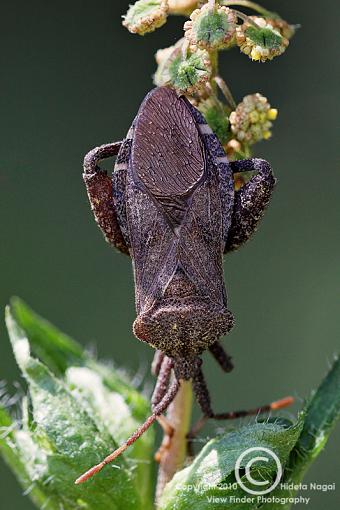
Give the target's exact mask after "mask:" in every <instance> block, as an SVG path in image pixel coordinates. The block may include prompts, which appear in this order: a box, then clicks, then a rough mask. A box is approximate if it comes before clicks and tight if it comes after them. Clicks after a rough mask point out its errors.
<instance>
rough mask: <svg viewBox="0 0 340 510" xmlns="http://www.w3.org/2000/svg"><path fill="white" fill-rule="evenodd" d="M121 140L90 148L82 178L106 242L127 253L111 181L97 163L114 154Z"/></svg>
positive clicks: (117, 150) (116, 152)
mask: <svg viewBox="0 0 340 510" xmlns="http://www.w3.org/2000/svg"><path fill="white" fill-rule="evenodd" d="M122 143H123V142H115V143H109V144H106V145H101V146H100V147H96V148H95V149H92V150H91V151H90V152H89V153H88V154H86V156H85V158H84V173H83V179H84V182H85V185H86V189H87V194H88V197H89V200H90V204H91V209H92V211H93V214H94V217H95V219H96V222H97V223H98V225H99V227H100V229H101V231H102V232H103V234H104V237H105V239H106V241H107V242H109V243H111V244H113V245H114V246H115V247H116V248H117V249H118V250H120V251H121V252H123V253H126V254H129V249H128V247H127V245H126V243H125V240H124V237H123V234H122V232H121V229H120V227H119V224H118V220H117V214H116V210H115V207H114V203H113V191H112V181H111V178H110V177H109V176H108V175H107V173H106V171H105V170H101V169H100V168H99V166H98V163H99V161H100V160H102V159H106V158H110V157H112V156H116V155H117V154H118V152H119V149H120V147H121V145H122Z"/></svg>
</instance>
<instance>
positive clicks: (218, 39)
mask: <svg viewBox="0 0 340 510" xmlns="http://www.w3.org/2000/svg"><path fill="white" fill-rule="evenodd" d="M236 23H237V18H236V14H235V12H234V11H233V10H232V9H229V8H228V7H224V6H220V7H216V8H215V9H213V10H211V8H210V6H209V4H205V5H203V7H202V8H201V9H196V10H195V11H194V12H193V13H192V14H191V16H190V21H186V22H185V23H184V30H185V37H186V39H187V40H188V41H189V43H190V44H191V45H193V46H197V47H198V48H201V49H207V50H215V49H219V48H226V47H228V46H230V45H231V43H232V41H233V39H234V35H235V30H236Z"/></svg>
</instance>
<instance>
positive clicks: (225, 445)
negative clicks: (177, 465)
mask: <svg viewBox="0 0 340 510" xmlns="http://www.w3.org/2000/svg"><path fill="white" fill-rule="evenodd" d="M302 425H303V423H302V421H301V419H300V420H298V422H297V423H296V424H295V425H292V424H290V425H289V426H287V424H286V423H284V422H280V421H279V420H277V421H276V422H273V423H269V422H268V423H255V424H253V425H248V426H245V427H242V428H240V429H239V430H235V431H232V432H229V433H227V434H225V435H224V436H222V437H221V438H216V439H213V440H211V441H209V443H208V444H207V445H206V446H205V447H204V448H203V449H202V451H201V453H200V454H199V455H198V457H197V458H196V459H195V460H194V462H193V464H192V465H191V466H189V467H187V468H186V469H183V470H182V471H179V472H178V473H177V474H176V475H175V477H174V478H173V480H172V481H171V482H170V483H169V484H168V485H167V486H166V488H165V491H164V493H163V497H162V500H161V504H160V508H161V509H162V510H170V509H171V510H190V509H192V510H193V509H195V510H203V509H204V510H205V509H208V508H211V505H212V504H213V506H214V509H216V510H222V509H223V510H225V509H228V508H230V509H231V508H233V509H234V510H235V509H236V510H251V509H254V508H258V504H257V502H256V498H255V500H254V502H250V503H247V502H242V503H240V504H238V503H236V502H235V501H234V500H232V497H234V496H236V497H242V496H249V494H246V493H245V492H243V490H242V489H241V488H240V487H238V486H237V484H236V483H235V481H236V479H235V475H234V469H235V463H236V460H237V459H238V457H239V456H240V455H241V454H242V453H243V452H244V451H245V450H247V449H248V448H253V447H265V448H269V449H270V450H271V451H273V452H274V453H275V454H276V455H277V456H278V458H279V459H280V461H281V464H282V466H285V464H286V462H287V460H288V457H289V453H290V451H291V450H292V448H293V447H294V445H295V443H296V441H297V439H298V437H299V434H300V432H301V429H302ZM248 460H249V458H245V460H244V461H243V462H245V463H246V461H248ZM243 462H242V463H241V468H243V467H245V465H244V464H243ZM276 471H277V468H276V464H275V462H274V461H271V460H270V461H269V462H266V463H264V462H262V463H260V462H258V463H256V465H255V464H254V465H253V467H252V469H251V474H252V476H253V477H254V478H256V479H261V478H263V479H264V480H272V479H274V478H275V475H276ZM241 479H242V481H244V483H246V480H245V478H244V476H242V477H241Z"/></svg>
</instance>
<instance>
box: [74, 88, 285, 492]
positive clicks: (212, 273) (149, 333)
mask: <svg viewBox="0 0 340 510" xmlns="http://www.w3.org/2000/svg"><path fill="white" fill-rule="evenodd" d="M113 155H117V159H116V164H115V169H114V172H113V176H112V180H111V178H110V177H109V176H108V175H107V174H106V172H104V171H102V170H100V168H99V167H98V166H97V163H98V161H99V160H100V159H104V158H107V157H110V156H113ZM249 170H252V171H255V175H254V176H253V177H252V178H251V179H250V180H249V181H248V182H247V183H246V184H245V185H244V186H243V187H242V188H241V189H240V190H238V191H235V190H234V179H233V174H234V173H235V172H237V173H239V172H244V171H245V172H249ZM84 181H85V184H86V187H87V192H88V196H89V199H90V203H91V207H92V210H93V212H94V216H95V218H96V221H97V223H98V225H99V227H100V228H101V230H102V231H103V233H104V236H105V238H106V240H107V241H108V242H110V243H111V244H113V245H114V246H116V247H117V248H118V249H119V250H120V251H122V252H124V253H126V254H128V255H130V257H131V260H132V264H133V270H134V277H135V295H136V311H137V318H136V320H135V322H134V324H133V331H134V334H135V335H136V337H137V338H139V339H140V340H142V341H143V342H146V343H148V344H150V345H151V346H152V347H153V348H154V349H156V356H155V362H154V365H153V366H154V373H155V374H156V375H157V376H158V380H157V383H156V387H155V391H154V394H153V397H152V411H153V414H152V415H151V416H150V418H149V419H148V420H147V422H146V423H145V424H144V425H142V426H141V427H140V429H138V430H137V431H136V433H135V434H134V435H133V436H132V437H131V438H130V439H129V440H128V441H127V442H126V443H124V444H123V445H122V446H121V447H120V448H119V449H118V450H116V452H114V453H113V454H111V455H110V456H108V457H107V459H105V460H104V461H103V462H102V463H101V464H99V465H98V466H95V467H94V468H92V469H91V470H90V471H89V472H87V473H86V474H85V475H84V476H83V477H80V478H79V479H78V483H80V482H82V481H85V480H86V479H87V478H89V477H90V476H92V475H93V474H94V473H95V472H97V471H99V470H100V469H101V468H102V467H103V466H104V465H105V464H107V463H108V462H110V461H112V460H113V459H114V458H115V457H117V455H119V454H120V453H121V452H122V451H124V450H125V449H126V448H127V447H128V446H129V444H131V443H132V442H133V441H134V440H136V438H138V437H139V436H140V435H141V434H142V433H143V432H144V431H145V430H146V429H147V428H148V427H149V426H150V425H151V423H152V422H153V421H155V419H156V418H157V416H159V415H160V414H161V413H163V412H164V411H165V410H166V408H167V407H168V405H169V404H170V402H171V401H172V400H173V398H174V397H175V395H176V393H177V391H178V388H179V385H180V382H181V380H188V379H192V381H193V389H194V392H195V394H196V397H197V401H198V403H199V405H200V407H201V409H202V412H203V415H204V416H205V417H214V418H222V419H225V418H230V417H233V416H235V413H224V414H215V413H214V412H213V410H212V408H211V405H210V398H209V393H208V390H207V387H206V384H205V381H204V377H203V373H202V369H201V364H202V361H201V359H200V355H201V354H202V352H203V351H204V350H206V349H209V350H210V352H211V353H212V354H213V356H214V357H215V359H216V360H217V362H218V363H219V364H220V366H221V367H222V369H223V370H224V371H226V372H228V371H230V370H231V369H232V364H231V361H230V358H229V356H228V355H227V354H226V353H225V351H224V350H223V348H222V346H221V344H220V343H219V338H220V337H221V336H223V335H225V334H226V333H227V332H228V331H230V329H231V328H232V326H233V315H232V313H231V312H230V311H229V310H228V303H227V293H226V290H225V285H224V279H223V255H224V254H226V253H228V252H230V251H232V250H234V249H237V248H238V247H239V246H241V245H242V244H243V243H244V242H245V241H246V240H247V239H248V238H249V237H250V236H251V234H252V233H253V232H254V231H255V229H256V225H257V223H258V221H259V220H260V218H261V216H262V214H263V212H264V210H265V208H266V206H267V204H268V202H269V199H270V196H271V193H272V190H273V187H274V184H275V179H274V177H273V174H272V171H271V168H270V166H269V164H268V163H267V162H266V161H264V160H261V159H249V160H241V161H236V162H233V163H230V162H228V160H227V157H226V155H225V153H224V151H223V149H222V146H221V145H220V143H219V141H218V139H217V137H216V136H215V135H214V134H213V132H212V131H211V129H210V128H209V126H208V125H207V123H206V122H205V120H204V118H203V117H202V115H201V114H200V113H199V112H198V110H196V109H195V108H194V107H193V106H192V105H191V104H190V103H189V101H188V100H187V99H186V98H185V97H184V96H180V97H179V96H178V95H177V93H176V92H175V91H174V90H172V89H170V88H167V87H160V88H156V89H154V90H152V91H151V92H150V93H149V94H148V95H147V96H146V98H145V99H144V101H143V103H142V105H141V107H140V109H139V112H138V114H137V116H136V118H135V120H134V122H133V124H132V126H131V128H130V130H129V132H128V134H127V136H126V138H125V139H124V140H123V141H122V142H117V143H111V144H108V145H103V146H101V147H98V148H96V149H94V150H92V151H91V152H90V153H89V154H87V156H86V157H85V160H84ZM171 371H173V374H174V377H173V380H172V382H171V383H170V374H171ZM238 415H240V413H239V414H238ZM241 415H242V413H241Z"/></svg>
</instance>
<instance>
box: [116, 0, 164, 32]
mask: <svg viewBox="0 0 340 510" xmlns="http://www.w3.org/2000/svg"><path fill="white" fill-rule="evenodd" d="M168 10H169V6H168V0H138V2H136V3H135V4H133V5H131V6H130V8H129V10H128V11H127V13H126V15H125V17H124V21H123V25H124V27H126V28H127V29H128V30H129V31H130V32H132V33H133V34H139V35H144V34H146V33H147V32H153V31H154V30H156V28H159V27H161V26H162V25H164V23H165V22H166V19H167V15H168Z"/></svg>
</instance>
